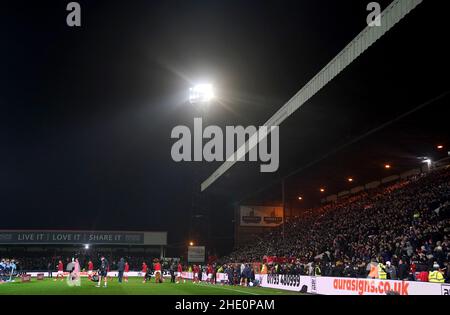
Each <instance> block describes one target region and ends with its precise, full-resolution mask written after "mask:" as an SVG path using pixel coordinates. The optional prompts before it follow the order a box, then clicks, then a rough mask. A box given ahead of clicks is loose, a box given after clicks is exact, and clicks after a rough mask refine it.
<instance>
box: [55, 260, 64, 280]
mask: <svg viewBox="0 0 450 315" xmlns="http://www.w3.org/2000/svg"><path fill="white" fill-rule="evenodd" d="M59 277H61V281H64V265H63V263H62V261H61V260H60V261H59V262H58V272H57V273H56V279H55V281H56V280H58V278H59Z"/></svg>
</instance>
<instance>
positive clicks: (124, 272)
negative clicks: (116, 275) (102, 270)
mask: <svg viewBox="0 0 450 315" xmlns="http://www.w3.org/2000/svg"><path fill="white" fill-rule="evenodd" d="M129 271H130V265H129V264H128V261H127V262H125V268H124V270H123V277H124V278H125V282H128V272H129Z"/></svg>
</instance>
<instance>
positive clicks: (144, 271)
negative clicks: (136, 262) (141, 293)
mask: <svg viewBox="0 0 450 315" xmlns="http://www.w3.org/2000/svg"><path fill="white" fill-rule="evenodd" d="M141 272H142V274H143V275H144V281H142V283H145V282H146V281H145V279H146V274H147V264H146V263H145V261H144V262H143V263H142V271H141Z"/></svg>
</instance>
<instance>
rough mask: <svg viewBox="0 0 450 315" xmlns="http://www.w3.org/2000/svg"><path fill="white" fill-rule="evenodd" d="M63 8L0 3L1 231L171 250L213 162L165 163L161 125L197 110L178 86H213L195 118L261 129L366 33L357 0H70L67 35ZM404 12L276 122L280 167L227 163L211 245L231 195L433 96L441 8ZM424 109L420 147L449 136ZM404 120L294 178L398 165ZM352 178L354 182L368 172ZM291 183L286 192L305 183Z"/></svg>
mask: <svg viewBox="0 0 450 315" xmlns="http://www.w3.org/2000/svg"><path fill="white" fill-rule="evenodd" d="M68 2H69V1H62V0H59V1H3V2H2V4H1V7H0V11H1V14H2V16H1V22H0V23H1V30H0V34H1V38H2V44H1V49H0V57H1V59H0V60H1V71H0V82H1V85H0V86H1V87H0V89H1V90H0V92H1V93H0V110H1V115H0V143H1V148H2V150H1V152H2V154H1V155H0V208H1V209H2V210H3V211H6V212H7V213H8V215H7V219H6V220H5V219H2V220H1V221H0V228H18V229H22V228H50V229H52V228H54V229H61V228H74V229H75V228H78V229H111V230H114V229H122V230H168V231H169V241H170V242H171V243H177V242H181V241H184V240H186V239H187V238H188V228H189V224H188V223H187V222H189V216H190V213H191V208H192V190H193V183H194V182H195V180H194V179H195V178H198V177H199V176H200V177H202V178H205V177H207V176H208V175H209V174H210V173H211V172H212V171H213V170H214V169H215V167H217V166H218V164H217V163H213V164H206V163H179V164H177V163H174V162H173V161H172V159H171V156H170V149H171V146H172V144H173V141H172V140H171V139H170V133H171V130H172V128H173V127H174V126H176V125H179V124H185V125H188V126H191V125H192V124H193V118H194V117H195V116H196V115H198V112H197V111H196V109H194V108H192V106H190V105H188V104H187V102H186V99H187V96H188V95H187V91H188V88H189V87H190V86H191V84H193V83H195V82H199V81H205V80H210V81H211V82H213V83H214V84H215V86H216V89H217V94H218V97H219V99H220V104H215V106H212V107H211V108H210V110H209V112H208V113H207V117H206V119H207V122H208V123H210V124H218V125H221V126H224V125H238V124H242V125H258V124H261V123H263V122H264V121H266V120H267V119H268V118H269V117H270V116H271V115H272V114H273V113H274V112H275V111H276V109H278V108H279V107H280V106H282V105H283V104H284V102H286V101H287V100H288V99H289V98H290V97H292V96H293V95H294V94H295V93H296V92H297V91H298V90H299V89H300V88H301V87H302V86H303V85H304V84H305V83H306V82H307V81H308V80H309V79H311V78H312V76H313V75H315V74H316V72H317V71H319V70H320V69H321V68H322V67H323V66H324V65H325V64H326V63H327V62H328V61H330V60H331V59H332V58H333V57H334V56H335V55H336V54H337V53H338V52H339V51H340V50H341V49H342V48H343V47H344V46H345V45H346V44H347V43H348V42H349V41H350V40H351V39H353V38H354V36H355V35H357V34H358V33H359V32H360V31H361V30H362V29H363V28H364V27H365V25H366V24H365V23H366V16H367V12H366V10H365V7H366V5H367V3H368V2H369V1H331V0H330V1H317V0H314V1H312V0H309V1H300V0H297V1H284V0H283V1H278V0H277V1H275V0H273V1H265V0H239V1H238V0H223V1H216V0H195V1H194V0H189V1H170V0H163V1H148V0H147V1H143V0H142V1H140V0H133V1H111V0H108V1H99V0H90V1H79V3H80V4H81V7H82V27H81V28H69V27H68V26H67V25H66V24H65V21H66V15H67V12H66V10H65V7H66V4H67V3H68ZM380 3H381V4H382V6H383V7H385V6H386V4H387V3H389V1H380ZM419 9H420V10H421V11H420V12H419V13H415V14H412V15H411V17H410V18H409V19H405V22H402V23H404V25H399V26H398V30H397V29H396V30H394V31H392V34H388V35H387V36H386V39H385V40H383V41H382V42H380V43H379V44H377V45H375V46H374V47H373V48H371V49H370V51H369V52H368V53H367V54H365V55H364V56H363V57H362V58H361V59H360V60H358V62H356V63H355V64H354V65H352V66H350V67H349V69H348V70H346V71H345V73H343V74H342V75H341V76H340V77H338V78H337V79H336V80H335V82H333V84H330V86H329V87H327V88H326V89H324V91H321V93H319V94H318V95H317V97H316V98H314V99H313V100H312V101H311V103H310V104H308V106H305V108H304V109H303V108H302V110H301V111H299V112H298V113H296V114H295V115H294V116H293V117H292V118H290V119H289V120H288V121H287V122H286V127H283V128H282V130H281V136H282V139H284V140H282V143H281V146H282V150H281V154H282V157H281V167H280V170H279V172H277V173H276V174H271V175H267V176H262V175H261V174H259V173H258V172H257V171H256V170H255V167H256V166H255V165H252V166H249V167H248V168H246V167H247V164H243V165H239V166H238V167H237V168H236V169H232V170H231V171H230V174H227V176H226V177H225V178H224V179H223V180H221V181H219V182H218V183H217V185H215V186H214V187H212V189H211V190H210V191H208V192H207V194H206V197H205V198H209V199H210V201H209V204H210V207H211V208H212V209H214V211H213V213H215V219H216V220H218V221H220V222H223V224H220V226H223V227H218V228H217V229H216V234H215V235H216V237H217V238H218V239H226V238H230V237H231V236H232V229H231V226H232V223H231V220H232V211H231V210H232V205H233V202H235V201H237V200H241V199H242V198H246V197H245V196H248V195H249V194H250V195H251V193H252V192H254V191H257V190H258V189H261V188H263V187H265V186H267V185H268V186H270V185H271V183H276V182H277V179H278V178H279V177H282V176H285V175H286V174H288V173H290V172H292V171H294V170H296V169H298V168H299V167H302V165H306V164H308V163H309V162H311V161H314V160H315V159H317V158H319V157H321V156H323V155H324V154H326V153H327V152H329V151H331V150H333V149H334V148H336V147H338V146H339V145H342V144H343V143H345V142H346V141H348V140H350V139H352V138H354V137H357V136H358V135H361V134H364V132H366V131H367V130H370V129H371V128H373V127H376V126H378V125H379V124H381V123H383V122H385V121H388V120H390V119H392V118H394V117H396V116H398V115H399V114H401V113H403V112H404V111H405V110H408V109H411V108H413V107H415V106H418V105H420V104H421V103H423V102H426V101H427V100H429V99H430V98H433V97H436V96H437V95H439V94H440V93H443V92H445V91H447V90H448V85H449V84H448V78H447V79H443V80H442V79H440V78H439V76H440V75H441V74H447V73H449V72H448V71H446V70H448V61H447V60H446V57H445V56H448V50H447V49H445V48H444V47H443V46H442V44H441V41H442V40H443V38H445V34H446V33H448V26H447V25H445V23H444V21H445V16H444V12H446V11H445V10H443V9H442V8H441V9H436V8H434V7H433V5H431V4H429V3H426V4H423V7H419V8H418V9H417V10H418V11H419ZM408 23H409V24H408ZM447 35H448V34H447ZM441 46H442V47H441ZM423 84H425V85H426V86H425V87H423ZM434 106H441V107H440V108H438V109H436V108H434V109H433V111H431V112H430V111H427V112H426V113H427V114H424V112H423V111H422V112H419V113H418V114H416V116H414V117H415V118H414V117H413V118H411V119H410V120H409V123H408V122H405V121H403V123H404V124H406V125H407V126H409V127H411V126H414V128H413V129H414V130H415V135H416V136H413V135H414V133H411V138H414V139H417V137H418V135H422V138H423V139H422V140H420V139H419V142H420V143H422V145H424V147H425V148H428V149H426V150H431V149H430V148H432V146H433V143H434V141H444V142H445V141H448V127H447V126H446V120H443V117H445V115H439V114H436V112H440V111H441V110H442V108H445V107H446V106H448V97H447V98H445V99H444V100H441V102H440V103H438V104H437V105H436V104H434ZM435 119H441V120H439V121H438V123H430V121H433V120H434V121H436V120H435ZM442 120H443V121H442ZM418 124H419V125H418ZM406 125H403V127H402V126H401V125H398V124H396V125H395V126H397V127H395V128H394V127H392V128H393V129H389V130H391V131H389V130H388V131H385V134H384V135H383V134H382V133H381V134H377V136H375V137H372V138H371V139H372V140H370V139H369V140H370V141H371V142H367V143H366V146H364V143H362V144H360V147H357V146H355V147H352V148H354V149H352V150H353V151H343V152H342V153H340V154H341V156H340V157H339V159H338V157H337V156H334V158H333V159H331V160H326V161H325V162H324V163H325V164H317V166H316V167H317V168H316V169H311V170H310V171H309V172H310V173H313V174H314V176H313V177H314V178H315V180H316V181H317V183H319V182H323V181H325V180H326V179H327V176H325V177H324V176H322V175H323V174H328V177H329V174H330V171H329V169H328V168H329V167H330V166H331V165H334V164H333V163H336V164H339V172H342V174H344V173H345V170H346V169H348V167H349V166H354V165H355V161H353V160H351V162H349V163H350V165H346V164H345V163H344V162H343V161H350V159H349V157H350V156H352V157H353V158H354V159H357V160H358V161H362V160H367V154H368V153H367V152H368V150H367V147H368V146H370V148H372V150H373V151H374V152H378V153H379V152H383V154H385V155H386V153H387V152H389V154H390V155H389V156H390V158H391V159H394V157H395V158H398V157H399V156H401V155H402V154H404V153H405V152H404V151H398V152H395V151H392V150H391V149H392V148H398V147H399V145H398V143H397V142H396V141H393V138H395V137H394V136H393V135H394V134H395V135H398V134H399V133H402V132H403V135H405V133H406V135H408V134H409V131H408V132H406V131H405V129H404V128H406V127H405V126H406ZM418 126H419V127H418ZM436 126H437V127H438V128H437V129H436V128H435V127H436ZM409 127H408V128H409ZM408 130H410V129H408ZM428 131H429V133H427V132H428ZM411 132H412V129H411ZM403 138H408V139H409V140H408V139H407V140H408V141H406V140H405V141H406V142H408V143H409V146H408V148H411V147H417V146H416V145H417V143H416V142H415V141H411V140H410V138H409V137H407V136H404V137H403ZM386 139H388V140H389V141H387V140H386ZM369 140H367V141H369ZM424 143H425V144H424ZM383 145H385V146H383ZM405 150H406V149H405ZM418 150H419V149H418ZM424 150H425V149H424ZM419 151H420V150H419ZM364 152H365V153H366V155H365V156H359V155H357V154H356V153H364ZM409 154H410V156H413V155H414V154H416V152H409ZM371 156H372V157H373V161H372V163H373V164H376V165H378V163H379V162H378V159H379V161H382V160H383V159H384V157H383V156H377V157H374V154H372V155H371ZM386 158H387V157H386ZM375 161H377V162H375ZM356 163H357V162H356ZM252 167H253V168H252ZM327 167H328V168H327ZM408 167H409V165H408ZM244 169H245V170H246V171H243V170H244ZM367 169H370V168H369V167H368V168H364V167H360V169H359V171H358V172H359V173H360V174H361V177H362V176H363V175H362V174H363V173H364V170H366V173H367V174H365V175H364V176H365V177H366V178H369V177H371V176H372V177H374V176H375V177H376V176H378V174H375V173H374V172H372V171H367ZM333 170H334V171H335V173H337V172H338V171H337V168H333ZM355 172H356V170H355ZM321 174H322V175H321ZM302 176H304V177H302ZM310 176H312V175H310ZM340 176H341V175H340V173H339V174H338V175H336V177H337V178H339V177H340ZM352 176H358V175H357V174H356V175H352ZM299 178H300V180H299ZM302 178H306V175H301V176H300V177H296V179H293V180H292V181H293V182H292V183H293V184H292V185H291V187H294V188H293V191H292V194H295V193H296V191H298V190H301V188H300V187H301V186H302V185H303V186H308V185H307V183H311V182H310V180H309V179H308V180H304V181H303V182H302V181H301V179H302ZM328 179H329V180H330V181H331V180H332V179H331V178H328ZM333 180H335V179H333ZM361 180H362V179H361ZM338 186H339V185H336V189H338V188H340V187H338ZM242 187H245V189H242ZM305 190H306V188H304V191H305Z"/></svg>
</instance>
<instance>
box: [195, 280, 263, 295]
mask: <svg viewBox="0 0 450 315" xmlns="http://www.w3.org/2000/svg"><path fill="white" fill-rule="evenodd" d="M198 285H200V286H202V287H207V288H216V289H223V290H229V291H235V292H239V293H245V294H251V295H260V294H258V293H254V292H248V291H242V290H236V289H231V288H227V287H218V286H217V285H215V284H214V285H208V284H203V283H199V284H198Z"/></svg>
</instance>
